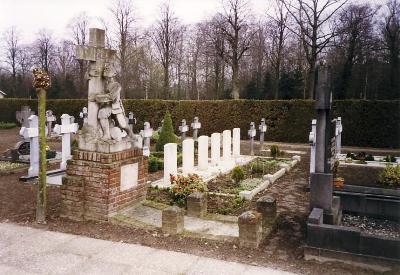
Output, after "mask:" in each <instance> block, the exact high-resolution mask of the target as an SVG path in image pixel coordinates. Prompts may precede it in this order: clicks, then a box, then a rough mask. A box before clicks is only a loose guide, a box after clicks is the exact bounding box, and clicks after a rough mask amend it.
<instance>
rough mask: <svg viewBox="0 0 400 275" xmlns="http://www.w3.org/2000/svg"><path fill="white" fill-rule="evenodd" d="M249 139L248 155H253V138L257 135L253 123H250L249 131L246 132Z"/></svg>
mask: <svg viewBox="0 0 400 275" xmlns="http://www.w3.org/2000/svg"><path fill="white" fill-rule="evenodd" d="M247 134H248V135H249V138H250V155H252V156H253V155H254V138H255V136H256V134H257V130H256V125H255V124H254V122H250V129H249V131H248V132H247Z"/></svg>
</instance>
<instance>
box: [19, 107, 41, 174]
mask: <svg viewBox="0 0 400 275" xmlns="http://www.w3.org/2000/svg"><path fill="white" fill-rule="evenodd" d="M28 124H29V127H22V128H21V130H20V131H19V134H20V135H21V136H23V137H24V139H25V140H29V142H30V151H29V170H28V177H37V176H38V175H39V122H38V117H37V116H36V115H31V116H30V117H29V118H28Z"/></svg>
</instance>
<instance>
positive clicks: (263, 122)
mask: <svg viewBox="0 0 400 275" xmlns="http://www.w3.org/2000/svg"><path fill="white" fill-rule="evenodd" d="M258 130H260V152H261V150H262V149H263V147H264V133H265V132H266V131H267V124H265V118H262V119H261V124H260V125H259V126H258Z"/></svg>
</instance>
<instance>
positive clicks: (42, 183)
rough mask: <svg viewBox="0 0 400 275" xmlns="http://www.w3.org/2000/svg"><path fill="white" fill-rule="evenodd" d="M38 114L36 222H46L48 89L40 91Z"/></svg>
mask: <svg viewBox="0 0 400 275" xmlns="http://www.w3.org/2000/svg"><path fill="white" fill-rule="evenodd" d="M38 104H39V106H38V115H39V183H38V191H37V203H36V222H37V223H41V224H45V223H46V204H47V190H46V180H47V173H46V165H47V158H46V130H45V129H46V90H44V89H40V90H39V91H38Z"/></svg>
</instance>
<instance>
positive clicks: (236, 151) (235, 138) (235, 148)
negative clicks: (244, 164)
mask: <svg viewBox="0 0 400 275" xmlns="http://www.w3.org/2000/svg"><path fill="white" fill-rule="evenodd" d="M232 154H233V157H235V158H237V157H240V128H233V131H232Z"/></svg>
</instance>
